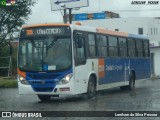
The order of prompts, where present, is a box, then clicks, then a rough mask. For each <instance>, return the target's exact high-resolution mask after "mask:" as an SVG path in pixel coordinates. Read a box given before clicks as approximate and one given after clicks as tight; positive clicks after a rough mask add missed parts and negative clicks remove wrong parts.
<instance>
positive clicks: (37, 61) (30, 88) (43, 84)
mask: <svg viewBox="0 0 160 120" xmlns="http://www.w3.org/2000/svg"><path fill="white" fill-rule="evenodd" d="M148 78H150V49H149V39H148V38H147V37H146V36H142V35H134V34H129V33H125V32H118V31H111V30H106V29H103V28H95V27H89V26H83V25H70V24H36V25H31V26H24V27H22V30H21V33H20V38H19V50H18V88H19V94H35V95H37V96H38V98H39V99H40V100H41V101H46V100H49V99H50V98H51V97H66V96H74V95H85V96H87V97H88V98H91V97H93V96H95V94H96V91H99V90H104V89H108V88H113V87H120V88H121V89H124V88H129V89H134V88H135V81H139V80H145V79H148Z"/></svg>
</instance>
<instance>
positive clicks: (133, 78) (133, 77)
mask: <svg viewBox="0 0 160 120" xmlns="http://www.w3.org/2000/svg"><path fill="white" fill-rule="evenodd" d="M129 89H130V90H133V89H135V76H134V74H133V73H132V74H131V76H130V80H129Z"/></svg>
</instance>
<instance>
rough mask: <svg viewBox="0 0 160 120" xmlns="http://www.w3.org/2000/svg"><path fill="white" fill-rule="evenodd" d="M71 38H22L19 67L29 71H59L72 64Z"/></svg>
mask: <svg viewBox="0 0 160 120" xmlns="http://www.w3.org/2000/svg"><path fill="white" fill-rule="evenodd" d="M71 62H72V60H71V39H70V38H69V37H48V38H40V39H34V38H33V39H20V44H19V68H20V69H22V70H27V71H57V70H63V69H67V68H68V67H70V66H71Z"/></svg>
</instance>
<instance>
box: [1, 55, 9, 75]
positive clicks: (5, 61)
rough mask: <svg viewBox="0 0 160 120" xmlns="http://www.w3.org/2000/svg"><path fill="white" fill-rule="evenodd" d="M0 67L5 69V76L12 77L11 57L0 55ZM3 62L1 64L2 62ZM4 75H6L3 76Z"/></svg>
mask: <svg viewBox="0 0 160 120" xmlns="http://www.w3.org/2000/svg"><path fill="white" fill-rule="evenodd" d="M0 63H1V64H0V69H7V71H8V73H7V75H8V76H7V77H12V57H11V56H8V57H0ZM2 63H3V64H2ZM3 77H6V76H3Z"/></svg>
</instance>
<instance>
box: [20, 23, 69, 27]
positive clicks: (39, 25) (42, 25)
mask: <svg viewBox="0 0 160 120" xmlns="http://www.w3.org/2000/svg"><path fill="white" fill-rule="evenodd" d="M69 25H70V24H36V25H28V26H27V25H26V26H23V27H22V28H34V27H46V26H56V27H57V26H69Z"/></svg>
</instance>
